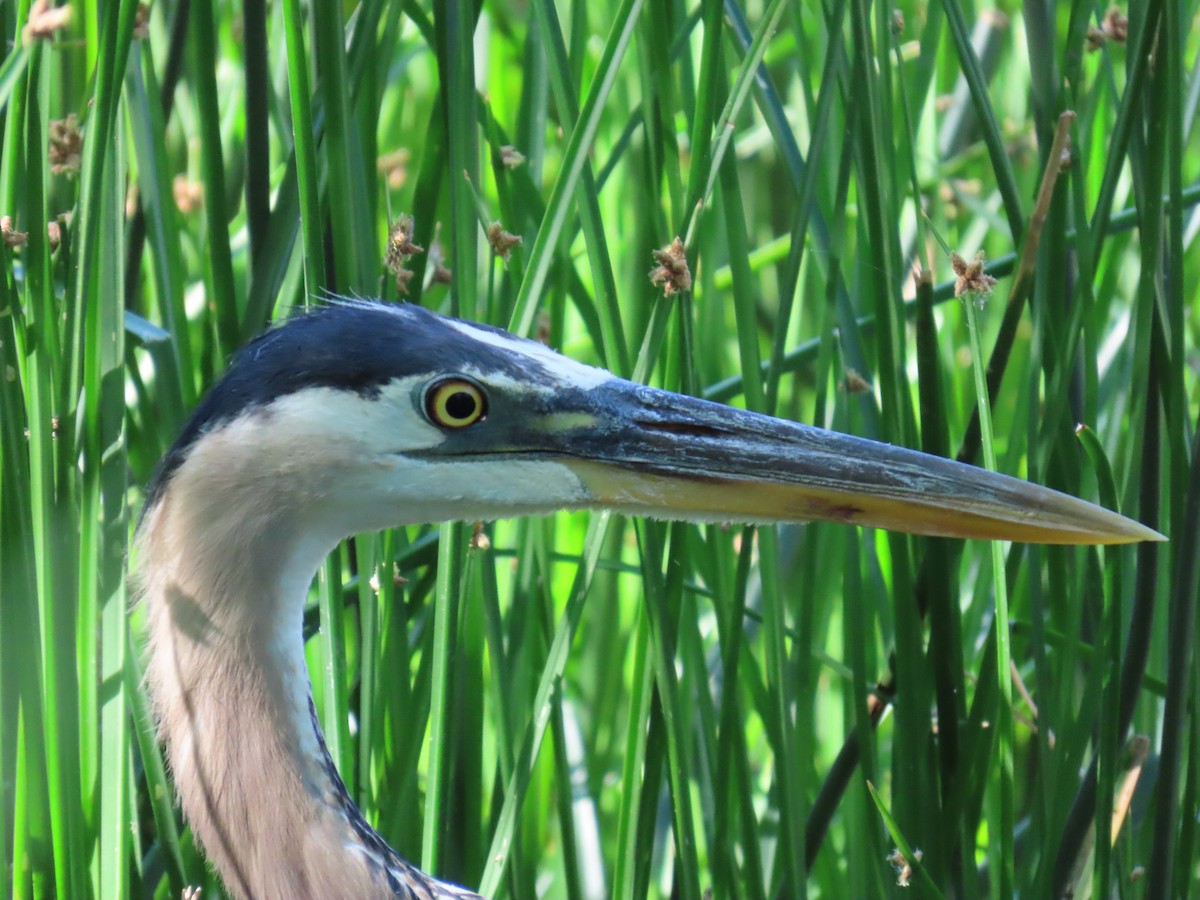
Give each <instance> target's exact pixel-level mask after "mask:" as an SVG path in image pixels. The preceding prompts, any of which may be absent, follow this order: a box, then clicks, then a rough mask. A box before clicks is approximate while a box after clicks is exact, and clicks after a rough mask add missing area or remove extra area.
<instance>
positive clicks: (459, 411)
mask: <svg viewBox="0 0 1200 900" xmlns="http://www.w3.org/2000/svg"><path fill="white" fill-rule="evenodd" d="M475 407H476V402H475V398H474V397H473V396H472V395H471V394H469V393H467V392H466V391H455V392H454V393H453V394H451V395H450V396H449V397H447V398H446V412H447V413H448V414H449V415H450V418H452V419H469V418H471V416H473V415H475Z"/></svg>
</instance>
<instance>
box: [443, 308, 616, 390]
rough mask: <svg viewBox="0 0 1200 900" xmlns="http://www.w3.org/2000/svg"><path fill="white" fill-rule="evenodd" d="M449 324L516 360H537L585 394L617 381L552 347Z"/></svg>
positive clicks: (449, 322)
mask: <svg viewBox="0 0 1200 900" xmlns="http://www.w3.org/2000/svg"><path fill="white" fill-rule="evenodd" d="M446 323H447V324H448V325H449V326H450V327H451V328H453V329H455V330H456V331H458V332H461V333H462V334H465V335H466V336H467V337H469V338H471V339H472V340H476V341H479V342H480V343H481V344H488V345H490V346H492V347H496V348H497V349H499V350H503V351H504V352H506V353H511V354H513V355H514V356H518V357H520V356H524V357H526V358H527V359H531V360H534V361H535V362H537V363H538V364H539V365H540V366H542V367H543V368H545V369H546V370H547V371H548V372H549V373H550V374H551V375H552V376H553V377H555V378H557V379H558V380H559V381H561V382H564V383H566V384H571V385H574V386H576V387H580V388H583V389H584V390H591V389H592V388H595V387H599V386H600V385H602V384H604V383H605V382H606V381H611V380H612V379H613V377H614V376H613V374H612V372H608V371H606V370H604V369H597V368H596V367H595V366H587V365H584V364H583V363H581V362H576V361H575V360H573V359H570V358H569V357H566V356H563V355H562V354H561V353H555V352H554V351H553V350H551V349H550V348H549V347H545V346H543V345H541V344H539V343H537V342H536V341H527V340H524V339H522V338H518V337H515V336H514V337H509V336H506V335H502V334H496V333H494V332H491V331H486V330H484V329H482V328H475V327H473V326H472V325H470V324H468V323H466V322H459V321H454V320H449V319H448V320H446ZM488 378H489V379H494V378H495V375H494V374H489V375H488ZM523 386H527V384H526V383H523Z"/></svg>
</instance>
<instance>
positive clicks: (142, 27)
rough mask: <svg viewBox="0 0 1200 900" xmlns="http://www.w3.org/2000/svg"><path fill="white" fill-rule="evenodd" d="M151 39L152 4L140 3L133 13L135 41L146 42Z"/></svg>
mask: <svg viewBox="0 0 1200 900" xmlns="http://www.w3.org/2000/svg"><path fill="white" fill-rule="evenodd" d="M148 37H150V4H149V3H139V4H138V5H137V9H136V10H135V11H134V13H133V39H134V40H135V41H144V40H146V38H148Z"/></svg>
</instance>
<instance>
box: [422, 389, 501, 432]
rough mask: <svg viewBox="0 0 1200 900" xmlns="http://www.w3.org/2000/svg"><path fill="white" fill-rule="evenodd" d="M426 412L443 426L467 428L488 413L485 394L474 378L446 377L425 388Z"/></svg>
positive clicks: (432, 419) (431, 418)
mask: <svg viewBox="0 0 1200 900" xmlns="http://www.w3.org/2000/svg"><path fill="white" fill-rule="evenodd" d="M425 413H426V414H427V415H428V416H429V419H430V421H431V422H433V423H434V424H435V425H441V426H442V427H443V428H466V427H467V426H468V425H474V424H475V423H476V422H478V421H479V420H480V419H482V418H483V417H484V416H486V415H487V397H486V396H484V393H483V389H482V388H481V387H480V386H479V385H477V384H475V382H473V381H467V380H466V379H465V378H447V379H446V380H445V381H438V382H435V383H434V384H433V385H431V386H430V388H429V390H428V391H426V393H425Z"/></svg>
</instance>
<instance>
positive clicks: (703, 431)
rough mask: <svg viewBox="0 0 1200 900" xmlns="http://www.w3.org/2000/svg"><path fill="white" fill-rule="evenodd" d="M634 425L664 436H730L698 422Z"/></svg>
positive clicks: (650, 422)
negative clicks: (658, 432)
mask: <svg viewBox="0 0 1200 900" xmlns="http://www.w3.org/2000/svg"><path fill="white" fill-rule="evenodd" d="M635 424H636V425H637V426H638V427H639V428H645V429H646V430H647V431H660V432H662V433H664V434H677V435H681V436H684V437H707V438H719V437H728V436H729V434H730V432H728V431H726V430H725V429H723V428H715V427H713V426H712V425H704V424H702V423H700V422H680V421H668V422H662V421H648V420H643V419H638V420H636V421H635Z"/></svg>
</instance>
